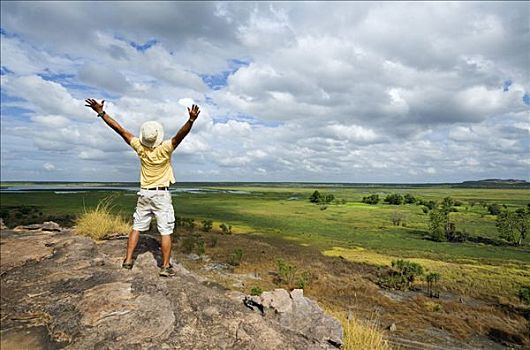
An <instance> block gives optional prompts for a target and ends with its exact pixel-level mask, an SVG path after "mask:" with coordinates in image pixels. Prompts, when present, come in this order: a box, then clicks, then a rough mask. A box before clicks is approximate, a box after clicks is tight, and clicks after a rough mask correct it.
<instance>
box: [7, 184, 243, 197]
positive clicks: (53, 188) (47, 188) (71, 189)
mask: <svg viewBox="0 0 530 350" xmlns="http://www.w3.org/2000/svg"><path fill="white" fill-rule="evenodd" d="M138 190H139V187H135V186H87V185H85V186H83V185H61V184H53V185H44V184H37V185H17V186H5V187H2V188H0V193H27V192H54V193H55V194H75V193H84V192H108V191H124V192H135V193H136V192H138ZM169 191H170V192H171V193H193V194H206V193H230V194H241V195H247V194H251V192H249V191H241V190H223V189H213V188H206V187H193V188H182V187H175V188H170V189H169Z"/></svg>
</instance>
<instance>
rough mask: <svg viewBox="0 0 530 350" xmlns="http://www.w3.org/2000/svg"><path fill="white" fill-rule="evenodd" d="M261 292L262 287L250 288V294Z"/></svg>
mask: <svg viewBox="0 0 530 350" xmlns="http://www.w3.org/2000/svg"><path fill="white" fill-rule="evenodd" d="M261 293H263V289H261V288H260V287H252V288H250V295H261Z"/></svg>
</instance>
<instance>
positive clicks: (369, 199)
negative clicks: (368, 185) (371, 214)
mask: <svg viewBox="0 0 530 350" xmlns="http://www.w3.org/2000/svg"><path fill="white" fill-rule="evenodd" d="M362 202H363V203H366V204H372V205H375V204H377V203H379V195H378V194H371V195H369V196H365V197H363V200H362Z"/></svg>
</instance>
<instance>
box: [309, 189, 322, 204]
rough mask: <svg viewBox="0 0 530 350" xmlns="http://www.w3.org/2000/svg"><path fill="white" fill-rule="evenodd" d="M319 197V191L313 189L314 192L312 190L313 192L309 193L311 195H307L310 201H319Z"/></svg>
mask: <svg viewBox="0 0 530 350" xmlns="http://www.w3.org/2000/svg"><path fill="white" fill-rule="evenodd" d="M320 198H321V195H320V192H318V190H315V192H313V194H311V196H310V197H309V201H310V202H311V203H319V202H320Z"/></svg>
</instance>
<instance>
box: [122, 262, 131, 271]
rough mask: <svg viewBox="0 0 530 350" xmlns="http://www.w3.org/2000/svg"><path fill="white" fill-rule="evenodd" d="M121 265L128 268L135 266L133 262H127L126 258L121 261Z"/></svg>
mask: <svg viewBox="0 0 530 350" xmlns="http://www.w3.org/2000/svg"><path fill="white" fill-rule="evenodd" d="M121 267H123V268H124V269H126V270H131V269H132V268H133V262H132V261H131V262H130V263H126V262H125V260H123V262H122V263H121Z"/></svg>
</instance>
